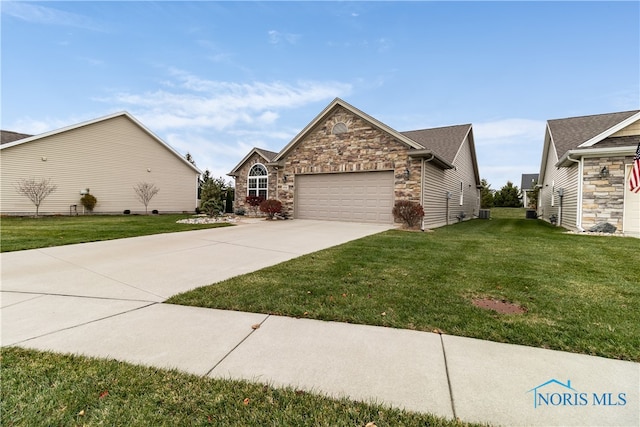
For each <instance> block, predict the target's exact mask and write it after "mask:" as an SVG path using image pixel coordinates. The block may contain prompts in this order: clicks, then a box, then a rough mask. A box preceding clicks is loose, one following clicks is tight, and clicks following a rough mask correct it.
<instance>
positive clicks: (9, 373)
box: [0, 348, 470, 427]
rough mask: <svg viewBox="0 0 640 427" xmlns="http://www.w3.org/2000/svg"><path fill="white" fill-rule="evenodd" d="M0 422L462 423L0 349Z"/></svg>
mask: <svg viewBox="0 0 640 427" xmlns="http://www.w3.org/2000/svg"><path fill="white" fill-rule="evenodd" d="M0 362H1V364H2V382H1V383H0V386H1V390H2V398H1V399H0V425H3V426H73V425H83V426H191V425H213V426H364V425H366V424H367V423H370V422H373V423H375V425H377V426H380V427H382V426H416V427H417V426H444V427H456V426H458V427H462V426H467V425H470V424H466V423H461V422H456V421H453V420H451V421H450V420H444V419H442V418H437V417H434V416H431V415H428V414H416V413H410V412H405V411H400V410H397V409H390V408H388V407H385V406H381V405H368V404H364V403H358V402H352V401H350V400H347V399H341V400H334V399H329V398H326V397H322V396H319V395H315V394H311V393H306V392H302V391H299V390H294V389H290V388H288V389H285V388H274V387H270V386H267V385H262V384H257V383H256V384H253V383H248V382H244V381H227V380H214V379H210V378H202V377H197V376H195V375H188V374H184V373H180V372H177V371H169V370H163V369H155V368H148V367H142V366H134V365H130V364H128V363H123V362H117V361H114V360H97V359H89V358H85V357H80V356H68V355H58V354H53V353H45V352H36V351H31V350H23V349H19V348H3V349H2V356H1V360H0Z"/></svg>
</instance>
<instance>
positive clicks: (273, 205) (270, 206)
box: [260, 199, 282, 219]
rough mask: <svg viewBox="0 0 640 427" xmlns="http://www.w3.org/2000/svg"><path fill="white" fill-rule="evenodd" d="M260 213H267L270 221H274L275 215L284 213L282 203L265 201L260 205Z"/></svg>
mask: <svg viewBox="0 0 640 427" xmlns="http://www.w3.org/2000/svg"><path fill="white" fill-rule="evenodd" d="M260 211H261V212H264V213H266V214H267V218H268V219H273V217H274V216H275V214H277V213H280V212H282V203H281V202H280V200H275V199H267V200H263V201H262V203H260Z"/></svg>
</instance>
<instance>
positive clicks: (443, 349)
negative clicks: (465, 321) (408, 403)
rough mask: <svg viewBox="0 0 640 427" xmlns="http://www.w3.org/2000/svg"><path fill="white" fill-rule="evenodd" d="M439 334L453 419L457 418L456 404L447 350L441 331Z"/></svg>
mask: <svg viewBox="0 0 640 427" xmlns="http://www.w3.org/2000/svg"><path fill="white" fill-rule="evenodd" d="M438 335H440V344H441V345H442V357H443V358H444V371H445V373H446V375H447V386H448V387H449V398H450V400H451V412H453V419H455V420H457V419H458V416H457V414H456V405H455V402H454V401H453V389H452V388H451V376H450V375H449V365H448V364H447V351H446V350H445V348H444V340H443V339H442V333H438Z"/></svg>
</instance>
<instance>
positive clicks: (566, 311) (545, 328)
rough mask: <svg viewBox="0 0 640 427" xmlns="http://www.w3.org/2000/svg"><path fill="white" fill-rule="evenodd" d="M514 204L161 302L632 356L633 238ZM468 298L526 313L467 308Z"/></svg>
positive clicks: (635, 317) (638, 320)
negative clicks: (578, 226) (529, 214)
mask: <svg viewBox="0 0 640 427" xmlns="http://www.w3.org/2000/svg"><path fill="white" fill-rule="evenodd" d="M519 211H520V212H519V213H518V212H516V211H515V210H514V211H506V212H503V211H502V210H499V209H498V210H495V212H494V211H493V210H492V218H494V219H491V220H474V221H467V222H464V223H461V224H456V225H452V226H449V227H443V228H439V229H436V230H435V231H434V232H430V233H429V232H428V233H419V232H406V231H398V230H392V231H388V232H385V233H381V234H377V235H374V236H370V237H366V238H363V239H360V240H356V241H353V242H349V243H347V244H344V245H341V246H337V247H334V248H330V249H327V250H324V251H321V252H316V253H313V254H309V255H306V256H302V257H299V258H296V259H294V260H291V261H288V262H285V263H282V264H279V265H276V266H273V267H269V268H265V269H263V270H260V271H257V272H254V273H251V274H246V275H243V276H239V277H236V278H232V279H229V280H226V281H223V282H220V283H216V284H214V285H211V286H207V287H202V288H199V289H195V290H193V291H190V292H187V293H184V294H181V295H176V296H174V297H172V298H171V299H169V301H168V302H170V303H175V304H184V305H194V306H201V307H211V308H220V309H229V310H240V311H250V312H260V313H273V314H279V315H285V316H293V317H303V318H313V319H322V320H332V321H340V322H348V323H360V324H368V325H379V326H388V327H394V328H405V329H415V330H421V331H434V330H439V331H442V332H444V333H447V334H452V335H459V336H466V337H474V338H480V339H487V340H492V341H498V342H506V343H514V344H522V345H528V346H535V347H543V348H551V349H557V350H564V351H570V352H576V353H584V354H590V355H598V356H604V357H609V358H615V359H624V360H632V361H640V310H638V307H640V285H639V284H638V278H639V277H640V240H638V239H633V238H620V237H599V236H579V235H572V234H566V233H563V231H564V230H562V229H560V228H557V227H553V226H551V225H549V224H547V223H544V222H542V221H538V220H527V219H524V217H525V214H524V209H521V210H519ZM514 212H515V213H517V215H515V214H514ZM511 215H513V216H514V218H504V219H502V218H500V217H501V216H511ZM515 218H517V219H515ZM477 297H487V298H493V299H498V300H505V301H509V302H512V303H516V304H519V305H521V306H522V307H524V308H525V309H526V310H527V312H526V313H524V314H499V313H496V312H494V311H490V310H485V309H481V308H477V307H475V306H474V305H472V303H471V301H472V299H473V298H477Z"/></svg>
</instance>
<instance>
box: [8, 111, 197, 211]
mask: <svg viewBox="0 0 640 427" xmlns="http://www.w3.org/2000/svg"><path fill="white" fill-rule="evenodd" d="M1 135H2V144H0V165H1V169H0V172H1V178H2V179H1V182H0V212H1V213H2V214H3V215H31V214H33V213H34V212H35V207H34V206H33V204H32V203H31V201H30V200H29V199H28V198H27V197H25V196H23V195H21V194H19V193H18V192H17V191H16V185H17V184H18V182H20V180H21V179H31V178H33V179H35V180H36V181H40V180H41V179H50V180H51V183H52V184H54V185H56V186H57V189H56V190H55V191H54V192H53V193H51V194H50V195H49V196H48V197H47V198H46V199H45V200H44V201H43V202H42V205H41V206H40V213H42V214H59V215H69V214H70V213H73V214H75V213H76V212H79V213H82V204H81V203H80V198H81V197H82V193H83V192H86V191H87V190H89V192H90V194H92V195H94V196H95V197H96V198H97V200H98V203H97V204H96V206H95V208H94V212H95V213H118V214H121V213H123V211H124V210H130V211H131V213H144V212H145V206H144V205H143V204H142V203H141V202H140V201H139V200H137V199H136V194H135V191H134V186H136V185H137V184H138V183H141V182H146V183H150V184H154V185H155V186H156V187H157V188H158V189H159V190H160V191H159V192H158V194H157V195H156V196H154V197H153V199H152V200H151V203H149V207H148V209H149V212H151V211H152V210H158V211H159V212H160V213H165V212H184V211H187V212H193V211H194V210H195V208H196V206H197V203H198V179H199V177H200V171H199V170H198V168H196V167H195V166H194V165H192V164H191V163H189V162H188V161H187V160H186V159H185V158H184V157H183V156H182V155H180V154H179V153H178V152H177V151H175V150H174V149H173V148H172V147H170V146H169V145H168V144H167V143H165V142H164V141H162V140H161V139H160V138H159V137H157V136H156V135H155V134H154V133H153V132H151V131H150V130H149V129H147V128H146V127H145V126H144V125H142V123H140V122H139V121H138V120H136V119H135V118H134V117H133V116H131V115H130V114H129V113H126V112H121V113H116V114H112V115H109V116H106V117H101V118H98V119H94V120H89V121H86V122H83V123H79V124H75V125H72V126H68V127H65V128H62V129H58V130H54V131H51V132H46V133H43V134H40V135H35V136H31V135H26V134H19V133H16V132H10V131H2V132H1Z"/></svg>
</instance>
